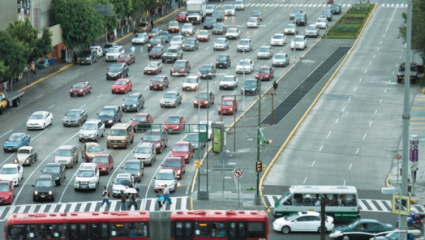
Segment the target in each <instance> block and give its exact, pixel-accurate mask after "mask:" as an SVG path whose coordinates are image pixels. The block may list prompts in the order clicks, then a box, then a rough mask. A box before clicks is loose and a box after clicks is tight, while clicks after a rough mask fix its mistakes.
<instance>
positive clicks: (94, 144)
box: [86, 142, 100, 147]
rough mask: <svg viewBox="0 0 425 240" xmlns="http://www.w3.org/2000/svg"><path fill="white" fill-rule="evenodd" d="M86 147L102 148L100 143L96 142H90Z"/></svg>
mask: <svg viewBox="0 0 425 240" xmlns="http://www.w3.org/2000/svg"><path fill="white" fill-rule="evenodd" d="M86 146H99V147H100V145H99V143H95V142H88V143H86Z"/></svg>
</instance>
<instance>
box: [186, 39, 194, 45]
mask: <svg viewBox="0 0 425 240" xmlns="http://www.w3.org/2000/svg"><path fill="white" fill-rule="evenodd" d="M184 43H188V44H193V43H195V39H186V40H185V41H184Z"/></svg>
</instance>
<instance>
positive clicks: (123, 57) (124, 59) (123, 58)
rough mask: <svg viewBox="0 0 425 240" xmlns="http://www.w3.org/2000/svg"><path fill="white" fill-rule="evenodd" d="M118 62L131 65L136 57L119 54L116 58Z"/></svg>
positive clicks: (130, 54) (127, 53)
mask: <svg viewBox="0 0 425 240" xmlns="http://www.w3.org/2000/svg"><path fill="white" fill-rule="evenodd" d="M117 61H118V62H125V63H127V65H130V64H133V63H135V62H136V55H134V54H133V53H130V52H126V53H121V54H120V55H119V56H118V60H117Z"/></svg>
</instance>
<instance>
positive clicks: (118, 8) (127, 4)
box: [110, 0, 141, 18]
mask: <svg viewBox="0 0 425 240" xmlns="http://www.w3.org/2000/svg"><path fill="white" fill-rule="evenodd" d="M110 1H111V3H112V4H113V5H114V11H115V14H117V15H118V18H123V17H125V16H129V15H130V14H131V13H132V11H133V1H132V0H110ZM136 1H141V0H136Z"/></svg>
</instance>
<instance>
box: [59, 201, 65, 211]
mask: <svg viewBox="0 0 425 240" xmlns="http://www.w3.org/2000/svg"><path fill="white" fill-rule="evenodd" d="M65 208H66V204H65V203H63V204H62V206H61V208H59V212H65Z"/></svg>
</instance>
